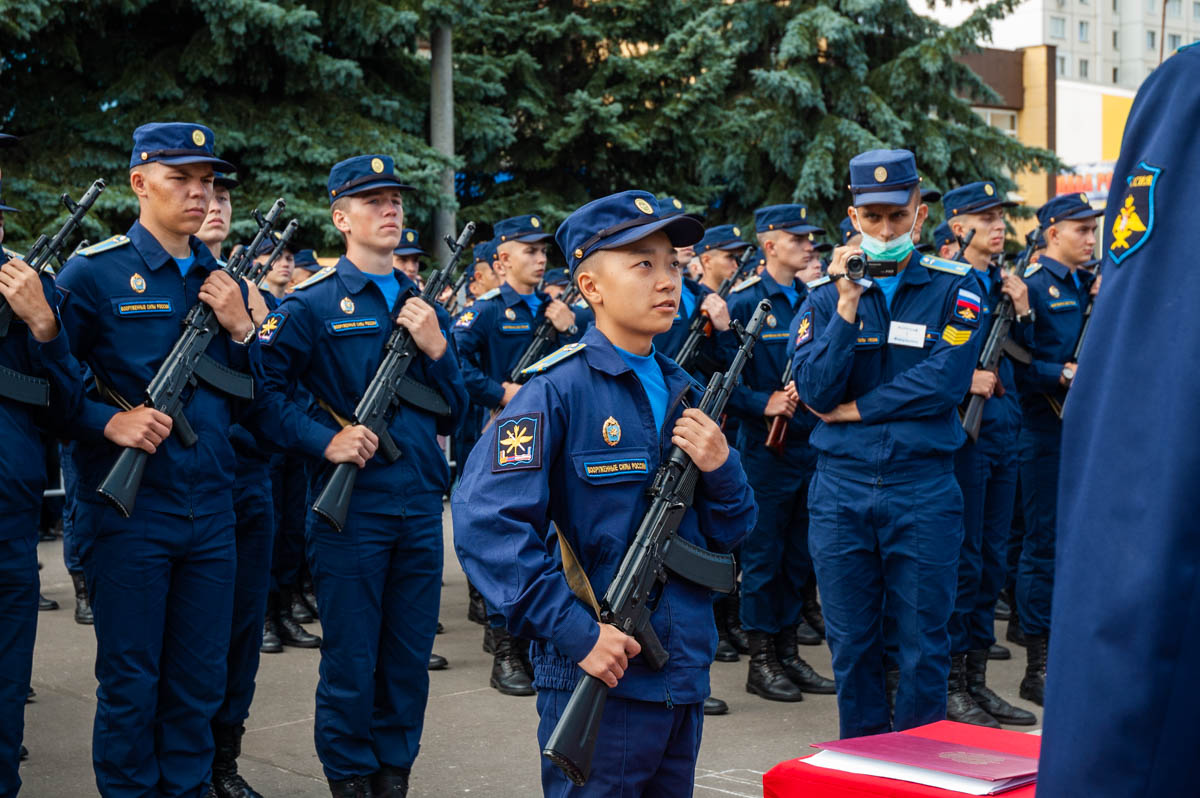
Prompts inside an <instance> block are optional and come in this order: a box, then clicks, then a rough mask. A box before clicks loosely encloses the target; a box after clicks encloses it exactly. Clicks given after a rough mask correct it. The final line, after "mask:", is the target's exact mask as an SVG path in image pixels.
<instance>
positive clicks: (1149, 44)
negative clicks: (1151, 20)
mask: <svg viewBox="0 0 1200 798" xmlns="http://www.w3.org/2000/svg"><path fill="white" fill-rule="evenodd" d="M1146 49H1147V50H1155V49H1158V37H1157V35H1156V33H1155V31H1152V30H1148V31H1146Z"/></svg>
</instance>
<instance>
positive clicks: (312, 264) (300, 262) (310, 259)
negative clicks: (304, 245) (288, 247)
mask: <svg viewBox="0 0 1200 798" xmlns="http://www.w3.org/2000/svg"><path fill="white" fill-rule="evenodd" d="M319 267H320V264H319V263H317V253H316V252H314V251H313V250H311V249H302V250H300V251H299V252H297V253H296V268H297V269H310V268H311V269H316V268H319Z"/></svg>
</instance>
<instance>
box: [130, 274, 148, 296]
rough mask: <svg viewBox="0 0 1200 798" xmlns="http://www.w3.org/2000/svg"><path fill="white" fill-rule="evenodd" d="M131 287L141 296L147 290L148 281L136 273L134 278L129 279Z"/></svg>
mask: <svg viewBox="0 0 1200 798" xmlns="http://www.w3.org/2000/svg"><path fill="white" fill-rule="evenodd" d="M129 287H130V288H132V289H133V290H134V291H137V292H138V293H139V294H140V293H142V292H143V291H145V290H146V281H145V279H144V278H143V277H142V275H140V274H138V273H137V272H134V273H133V276H132V277H130V278H129Z"/></svg>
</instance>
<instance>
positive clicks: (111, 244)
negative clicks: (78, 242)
mask: <svg viewBox="0 0 1200 798" xmlns="http://www.w3.org/2000/svg"><path fill="white" fill-rule="evenodd" d="M128 243H129V236H113V237H112V238H109V239H106V240H104V241H101V242H100V243H99V244H92V245H91V246H90V247H84V248H83V249H81V250H79V252H78V253H76V254H78V255H83V256H84V257H85V258H90V257H91V256H92V255H99V254H100V253H101V252H108V251H109V250H110V249H116V248H117V247H123V246H125V245H126V244H128Z"/></svg>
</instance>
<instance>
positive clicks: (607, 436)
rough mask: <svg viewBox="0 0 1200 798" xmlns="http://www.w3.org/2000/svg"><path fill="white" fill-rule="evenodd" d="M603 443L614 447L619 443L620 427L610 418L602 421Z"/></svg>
mask: <svg viewBox="0 0 1200 798" xmlns="http://www.w3.org/2000/svg"><path fill="white" fill-rule="evenodd" d="M604 442H605V443H607V444H608V445H609V446H616V445H617V444H618V443H620V442H621V425H620V424H618V423H617V420H616V419H615V418H613V417H612V416H609V417H608V418H606V419H605V420H604Z"/></svg>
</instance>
